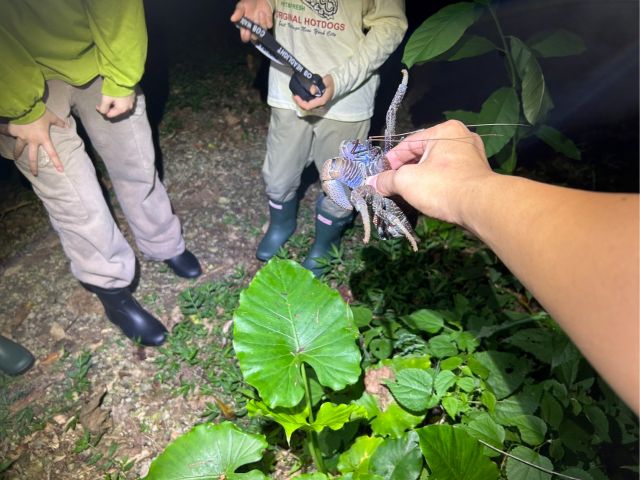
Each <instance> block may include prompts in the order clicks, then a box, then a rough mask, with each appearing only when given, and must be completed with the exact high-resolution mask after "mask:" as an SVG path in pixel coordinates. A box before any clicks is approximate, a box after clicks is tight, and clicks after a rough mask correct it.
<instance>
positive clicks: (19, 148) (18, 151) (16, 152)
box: [13, 138, 27, 160]
mask: <svg viewBox="0 0 640 480" xmlns="http://www.w3.org/2000/svg"><path fill="white" fill-rule="evenodd" d="M26 146H27V142H25V141H24V140H22V139H21V138H16V144H15V146H14V147H13V159H14V160H18V158H20V155H22V152H23V151H24V147H26Z"/></svg>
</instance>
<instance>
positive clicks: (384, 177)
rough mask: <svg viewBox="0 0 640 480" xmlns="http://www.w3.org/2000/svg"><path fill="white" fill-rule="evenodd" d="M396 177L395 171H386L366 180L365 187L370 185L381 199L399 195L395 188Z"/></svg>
mask: <svg viewBox="0 0 640 480" xmlns="http://www.w3.org/2000/svg"><path fill="white" fill-rule="evenodd" d="M396 175H397V172H396V171H395V170H386V171H384V172H382V173H379V174H378V175H373V176H371V177H369V178H367V185H371V186H372V187H373V188H375V189H376V191H377V192H378V193H379V194H380V195H382V196H383V197H390V196H392V195H399V194H400V192H398V191H397V188H396V181H395V180H396Z"/></svg>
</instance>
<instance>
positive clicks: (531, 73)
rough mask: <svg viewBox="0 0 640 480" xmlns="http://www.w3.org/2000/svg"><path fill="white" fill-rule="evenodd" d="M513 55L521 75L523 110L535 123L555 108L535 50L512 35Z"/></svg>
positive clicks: (528, 119)
mask: <svg viewBox="0 0 640 480" xmlns="http://www.w3.org/2000/svg"><path fill="white" fill-rule="evenodd" d="M511 56H512V58H513V62H514V64H515V67H516V71H517V72H518V76H519V77H520V82H521V96H522V111H523V113H524V116H525V118H526V119H527V121H528V122H529V123H530V124H531V125H535V124H536V123H538V122H539V121H540V120H542V119H544V117H545V116H546V115H547V113H548V112H549V110H551V109H552V108H553V102H552V101H551V97H550V96H549V93H548V92H547V84H546V83H545V81H544V75H543V74H542V69H541V68H540V65H539V64H538V60H536V57H535V55H534V54H533V52H532V51H531V50H530V49H529V47H527V46H526V45H525V44H524V42H522V41H521V40H520V39H519V38H516V37H511Z"/></svg>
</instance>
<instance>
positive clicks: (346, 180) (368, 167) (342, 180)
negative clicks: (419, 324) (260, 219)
mask: <svg viewBox="0 0 640 480" xmlns="http://www.w3.org/2000/svg"><path fill="white" fill-rule="evenodd" d="M408 80H409V74H408V72H407V70H402V82H401V83H400V85H399V86H398V89H397V90H396V93H395V95H394V97H393V100H392V101H391V104H390V105H389V109H388V110H387V116H386V128H385V132H384V138H385V142H384V149H382V148H380V147H379V146H375V145H372V143H371V141H369V140H365V141H362V142H361V141H359V140H346V141H344V142H342V144H341V145H340V155H339V156H338V157H334V158H330V159H329V160H327V161H326V162H325V163H324V165H323V167H322V172H321V173H320V180H321V182H322V189H323V190H324V192H325V193H326V194H327V195H328V196H329V198H331V199H332V200H333V201H334V202H335V203H336V204H338V205H339V206H340V207H342V208H344V209H346V210H353V209H354V208H355V209H356V210H357V211H358V212H360V214H361V215H362V223H363V225H364V239H363V241H364V243H368V242H369V239H370V237H371V226H370V223H371V222H373V224H374V225H375V226H376V229H377V231H378V235H380V238H383V239H388V238H391V237H402V236H404V237H406V238H407V240H409V243H410V244H411V248H413V250H414V251H418V244H417V239H416V236H415V234H414V232H413V228H411V224H410V223H409V221H408V220H407V217H406V216H405V214H404V212H403V211H402V210H401V209H400V207H398V205H397V204H396V203H395V202H394V201H393V200H391V199H390V198H386V197H383V196H382V195H380V194H379V193H378V192H377V191H376V190H375V189H374V188H373V187H372V186H370V185H367V183H366V181H367V178H368V177H370V176H372V175H376V174H378V173H380V172H383V171H385V170H390V169H391V166H390V165H389V161H388V160H387V156H386V153H387V152H388V151H389V150H390V148H391V144H392V141H391V139H392V138H394V135H395V125H396V112H397V111H398V108H399V107H400V103H401V102H402V99H403V97H404V94H405V92H406V91H407V82H408ZM369 206H371V210H372V213H373V216H372V218H370V215H369Z"/></svg>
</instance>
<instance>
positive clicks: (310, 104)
mask: <svg viewBox="0 0 640 480" xmlns="http://www.w3.org/2000/svg"><path fill="white" fill-rule="evenodd" d="M293 101H294V102H296V104H297V105H298V106H299V107H300V108H302V109H303V110H313V109H314V108H318V107H322V106H323V105H325V104H326V103H327V100H326V99H325V98H324V95H323V96H322V97H316V98H313V99H311V100H309V101H306V100H303V99H302V97H300V96H299V95H294V96H293Z"/></svg>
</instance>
